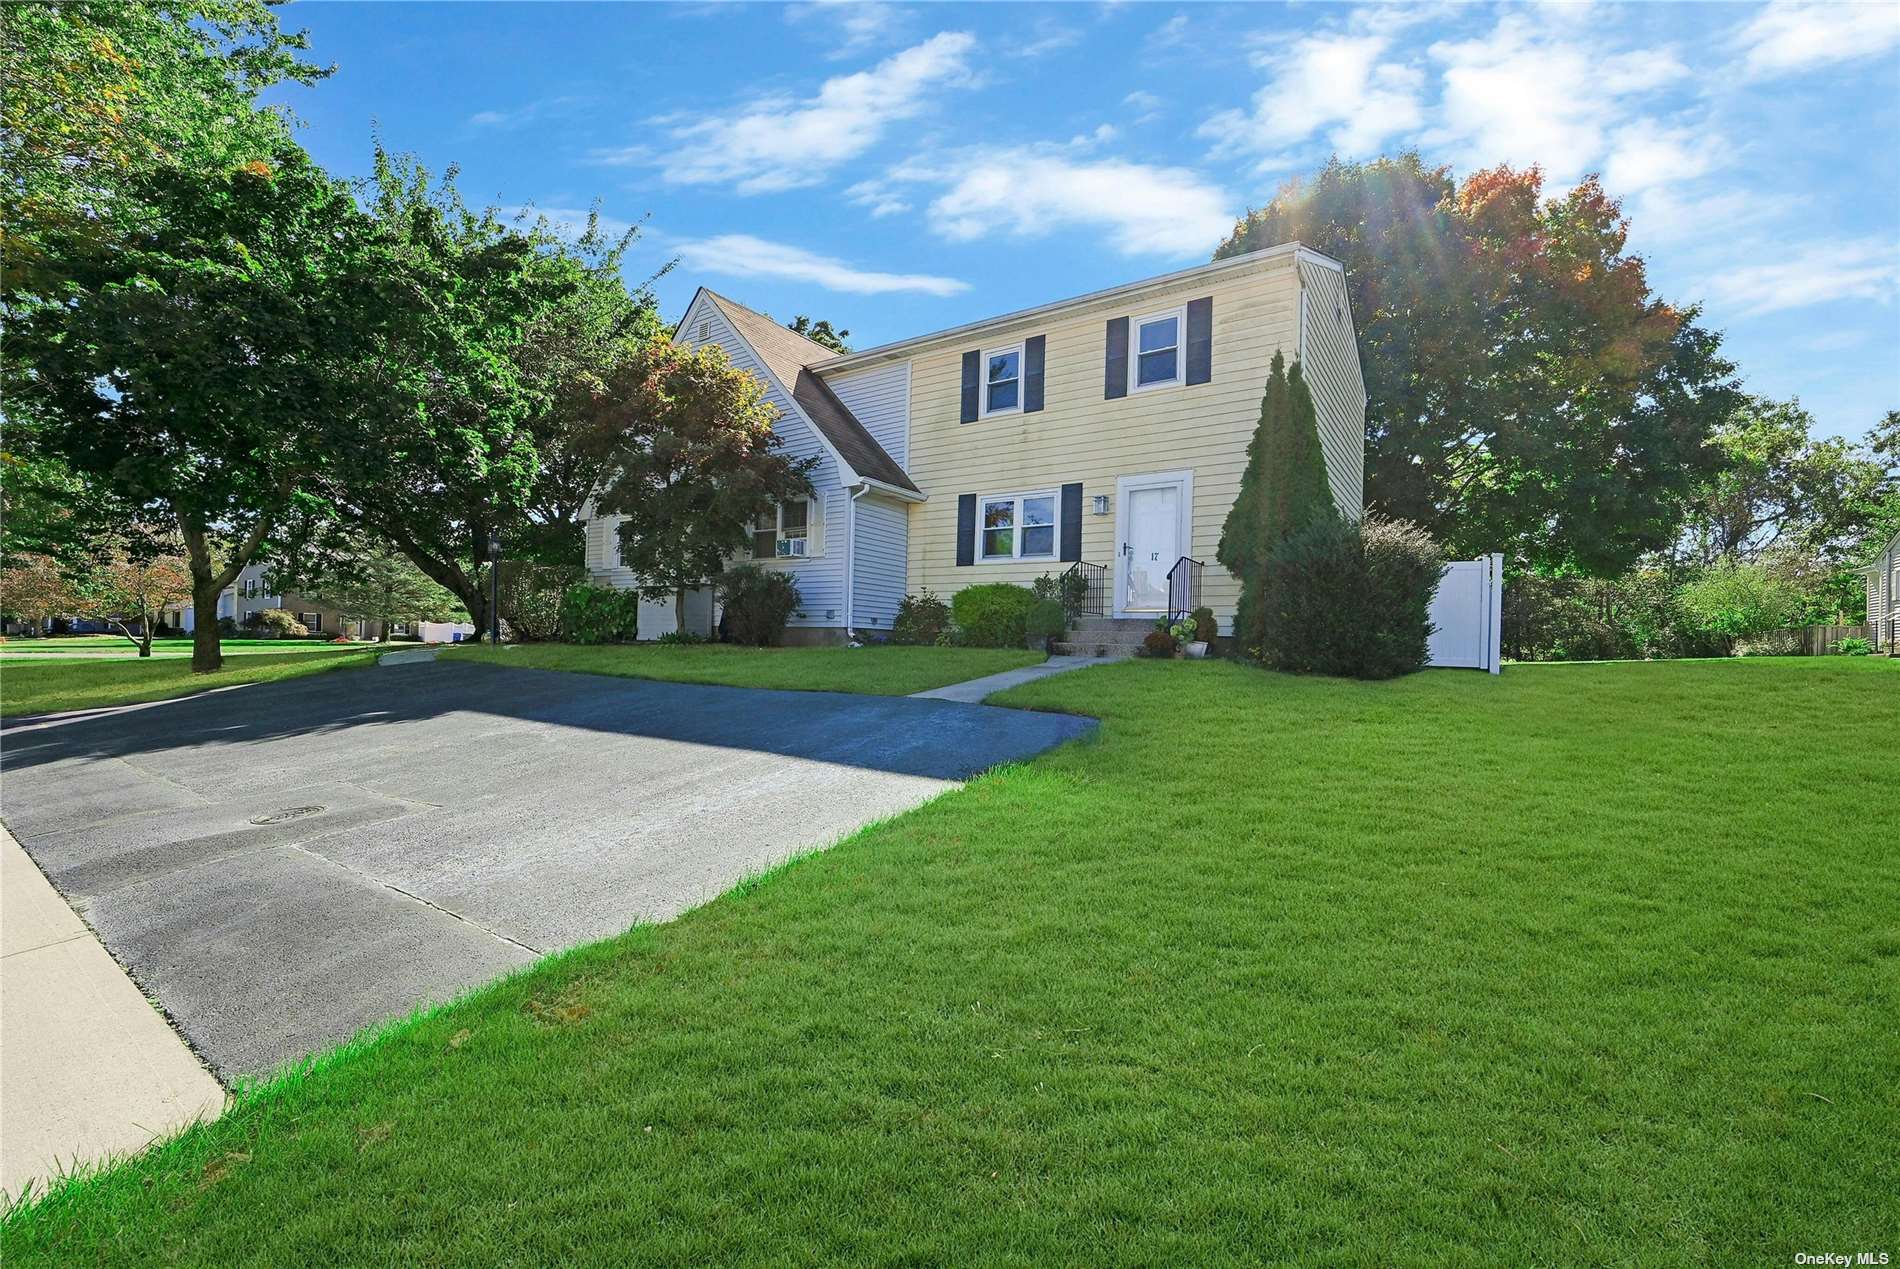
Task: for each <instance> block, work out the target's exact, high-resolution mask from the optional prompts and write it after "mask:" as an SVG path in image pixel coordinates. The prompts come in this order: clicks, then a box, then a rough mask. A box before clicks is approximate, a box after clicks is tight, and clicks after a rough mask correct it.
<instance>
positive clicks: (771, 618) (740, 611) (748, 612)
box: [719, 564, 799, 648]
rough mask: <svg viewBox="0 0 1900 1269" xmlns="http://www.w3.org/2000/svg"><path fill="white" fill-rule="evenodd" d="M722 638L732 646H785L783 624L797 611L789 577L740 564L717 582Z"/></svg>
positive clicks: (796, 598) (796, 603)
mask: <svg viewBox="0 0 1900 1269" xmlns="http://www.w3.org/2000/svg"><path fill="white" fill-rule="evenodd" d="M719 596H720V599H721V601H722V602H723V603H724V604H725V611H726V635H727V637H728V638H730V639H731V640H732V641H733V642H734V643H743V644H746V645H747V646H749V647H755V648H775V647H777V646H778V645H779V644H781V643H784V642H785V623H786V622H788V621H790V620H791V619H792V614H793V613H795V612H797V611H798V602H799V595H798V585H797V584H796V583H795V582H793V581H792V577H791V574H789V573H781V572H779V571H777V570H776V569H766V568H760V567H759V566H758V565H756V564H740V565H738V566H737V567H735V568H730V569H728V570H726V572H725V573H724V574H723V575H721V577H720V578H719Z"/></svg>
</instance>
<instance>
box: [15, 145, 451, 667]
mask: <svg viewBox="0 0 1900 1269" xmlns="http://www.w3.org/2000/svg"><path fill="white" fill-rule="evenodd" d="M121 193H122V195H123V196H124V197H125V198H126V199H127V200H128V201H133V202H136V203H137V205H138V206H140V207H142V208H145V209H147V215H146V217H145V222H144V223H143V224H141V225H140V226H139V228H138V230H137V232H135V233H130V234H128V235H126V236H125V237H123V238H122V239H120V240H118V241H115V242H110V243H101V241H100V240H99V239H98V238H97V237H96V236H95V235H92V234H91V233H89V232H88V231H87V227H86V226H84V225H79V226H75V227H71V228H70V229H63V228H54V229H50V230H48V232H47V233H46V234H45V235H44V237H43V239H42V245H43V246H44V247H45V248H46V251H47V254H46V259H47V261H48V262H49V264H56V267H57V269H58V270H59V271H60V273H61V274H62V275H63V277H64V279H65V282H64V286H63V289H62V291H61V293H60V294H59V295H58V296H57V297H53V298H41V297H30V298H27V297H13V298H15V299H16V300H18V302H17V303H16V304H15V305H14V308H13V312H12V317H13V322H12V327H11V330H10V332H9V334H10V338H9V339H8V341H7V344H6V348H5V354H4V369H5V385H6V388H7V393H8V406H9V420H10V422H12V423H15V424H17V425H18V426H19V427H20V428H21V430H22V431H23V432H24V433H25V434H26V435H27V437H28V438H30V442H31V446H32V452H33V453H34V454H35V455H36V457H39V458H42V459H45V460H49V461H55V462H57V463H59V464H61V465H63V466H64V468H65V469H66V470H67V471H68V472H70V473H72V474H74V475H75V476H76V477H78V478H79V479H81V480H82V481H83V482H84V483H85V485H86V486H88V487H89V488H91V489H93V490H95V491H97V492H98V496H99V497H100V498H102V499H104V500H105V501H106V502H108V503H110V504H112V505H115V506H117V507H119V508H122V509H126V508H129V509H133V510H135V511H136V513H137V515H138V518H139V521H140V522H141V523H148V524H149V523H153V522H159V523H168V524H169V525H171V526H175V528H176V533H177V537H178V539H179V541H180V542H181V543H182V545H183V549H184V554H185V557H186V559H187V560H188V562H189V565H190V570H191V575H192V604H193V608H194V611H195V615H196V624H195V630H194V640H195V642H194V646H193V650H192V668H193V669H194V670H197V671H209V670H214V669H216V668H217V667H218V665H219V664H220V662H221V659H222V658H221V652H220V647H219V640H218V623H217V616H216V612H217V602H218V596H219V595H220V594H221V593H222V592H223V590H224V589H225V587H227V586H229V585H231V584H232V582H234V581H235V580H236V578H237V576H238V574H239V572H241V571H242V569H243V568H244V566H245V565H246V564H248V563H249V562H250V561H251V560H252V559H253V558H254V557H255V556H256V555H257V553H258V552H259V550H260V549H262V548H263V547H264V546H265V544H266V543H267V542H268V541H269V539H270V537H271V534H272V532H273V529H274V527H275V526H276V525H277V524H278V522H279V520H280V518H281V517H282V516H283V515H284V514H285V512H286V510H287V508H288V507H289V506H291V505H292V504H293V502H294V501H295V500H296V498H297V497H298V496H299V495H298V491H299V489H300V488H301V487H302V486H303V485H304V484H305V483H306V482H308V481H310V480H312V479H313V478H314V476H315V475H316V474H317V473H318V472H320V471H321V470H322V469H323V468H324V467H325V466H326V465H327V464H328V463H330V462H331V461H332V452H331V450H330V447H329V444H328V438H327V437H326V436H325V435H324V431H325V429H327V428H328V426H329V425H330V421H331V420H333V419H334V418H337V417H343V416H347V415H349V414H351V413H353V412H356V411H357V410H358V401H359V399H360V398H361V397H362V395H363V394H364V392H365V391H370V392H374V393H376V394H381V391H382V389H381V386H380V381H381V379H382V377H383V375H382V374H381V372H380V371H379V370H378V368H376V367H374V366H367V365H366V352H367V350H368V349H369V348H370V347H372V343H371V341H372V339H373V338H374V336H375V335H376V332H377V328H378V327H379V326H381V325H382V324H383V323H384V322H385V321H386V315H387V313H388V312H389V311H390V310H391V309H392V307H393V305H392V304H391V302H390V301H391V300H392V299H393V298H394V295H395V292H394V291H393V289H392V288H393V286H394V285H395V283H396V281H397V280H395V279H392V278H391V274H390V270H389V269H388V267H387V262H386V261H385V260H384V259H383V258H382V257H381V256H380V255H379V254H378V253H376V252H375V251H374V250H373V242H372V240H371V238H370V236H369V235H368V234H367V232H366V227H367V222H366V220H365V218H364V217H363V215H362V213H361V211H360V210H359V209H358V208H357V206H356V204H355V202H354V200H353V199H352V198H351V196H350V192H349V190H348V189H347V188H346V187H344V186H342V185H340V184H338V183H337V182H335V181H333V180H331V179H330V178H329V177H328V176H326V175H325V174H324V173H323V172H322V171H321V170H319V169H318V168H316V167H315V166H314V165H313V164H312V163H311V162H310V161H309V158H308V157H307V156H306V155H305V154H304V153H303V152H302V151H301V150H298V149H297V148H296V147H294V146H291V145H289V144H288V143H287V142H286V143H281V144H280V145H279V147H278V149H277V150H276V151H275V152H274V153H273V154H272V156H271V158H270V159H269V161H263V160H258V161H252V162H247V163H245V164H243V165H240V166H238V167H234V168H230V169H227V170H223V171H186V170H184V169H182V168H178V167H173V166H160V167H157V168H154V169H152V170H150V171H148V172H138V173H134V174H133V175H131V176H129V177H128V178H127V179H126V180H125V182H123V186H122V190H121ZM418 373H420V372H418ZM121 527H125V526H121Z"/></svg>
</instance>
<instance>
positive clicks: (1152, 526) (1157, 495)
mask: <svg viewBox="0 0 1900 1269" xmlns="http://www.w3.org/2000/svg"><path fill="white" fill-rule="evenodd" d="M1121 486H1122V488H1121V521H1120V523H1121V559H1120V561H1119V563H1120V569H1119V570H1118V577H1117V586H1116V590H1117V592H1118V596H1117V598H1118V602H1117V604H1116V609H1117V611H1119V612H1123V613H1160V612H1166V611H1167V609H1168V570H1169V569H1171V568H1173V567H1174V563H1175V561H1176V560H1178V559H1180V558H1181V521H1182V519H1183V518H1184V517H1183V516H1182V510H1183V504H1184V503H1185V501H1186V482H1185V481H1183V480H1181V479H1180V478H1179V477H1156V478H1152V479H1148V480H1140V479H1134V480H1130V479H1124V480H1123V481H1122V482H1121Z"/></svg>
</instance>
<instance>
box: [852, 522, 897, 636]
mask: <svg viewBox="0 0 1900 1269" xmlns="http://www.w3.org/2000/svg"><path fill="white" fill-rule="evenodd" d="M857 517H858V523H857V530H856V532H857V539H856V543H855V544H854V546H853V547H852V573H853V578H852V592H851V621H852V624H853V625H854V626H856V627H857V628H858V629H860V630H889V629H890V628H891V623H892V622H893V621H895V620H896V619H897V605H898V603H899V601H901V600H902V599H903V598H904V574H905V556H906V554H907V552H908V551H909V538H910V512H909V508H908V507H907V506H906V504H904V503H901V502H897V501H895V500H894V499H889V498H879V497H875V496H868V495H867V496H865V497H861V498H859V499H858V503H857Z"/></svg>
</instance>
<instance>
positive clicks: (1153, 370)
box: [1128, 308, 1187, 392]
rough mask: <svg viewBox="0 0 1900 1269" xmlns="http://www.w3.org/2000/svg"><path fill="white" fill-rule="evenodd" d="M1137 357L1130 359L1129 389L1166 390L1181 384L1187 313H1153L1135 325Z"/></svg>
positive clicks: (1180, 310)
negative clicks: (1183, 341)
mask: <svg viewBox="0 0 1900 1269" xmlns="http://www.w3.org/2000/svg"><path fill="white" fill-rule="evenodd" d="M1134 325H1135V355H1134V356H1133V357H1130V358H1129V359H1128V390H1129V391H1130V392H1141V391H1144V390H1146V389H1148V388H1165V387H1168V386H1170V385H1173V384H1177V383H1180V382H1181V332H1182V331H1183V330H1185V329H1186V328H1187V310H1186V309H1181V308H1177V309H1171V310H1169V311H1168V312H1166V313H1153V314H1150V315H1149V316H1147V317H1143V318H1139V319H1137V320H1136V322H1135V324H1134Z"/></svg>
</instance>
